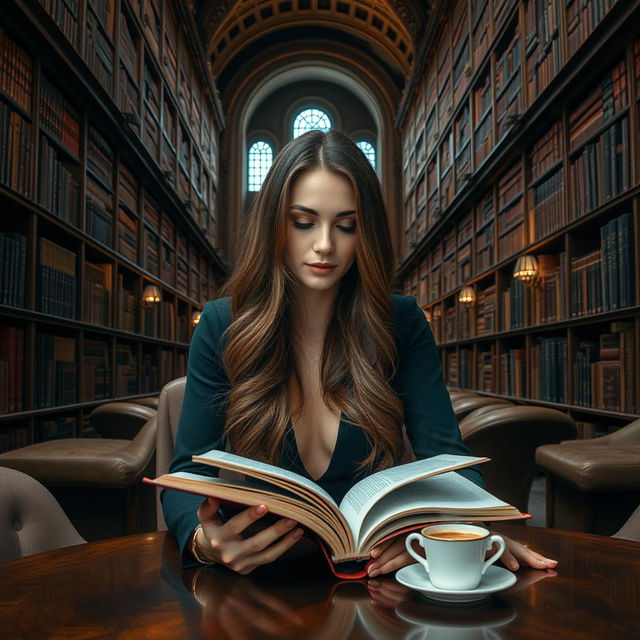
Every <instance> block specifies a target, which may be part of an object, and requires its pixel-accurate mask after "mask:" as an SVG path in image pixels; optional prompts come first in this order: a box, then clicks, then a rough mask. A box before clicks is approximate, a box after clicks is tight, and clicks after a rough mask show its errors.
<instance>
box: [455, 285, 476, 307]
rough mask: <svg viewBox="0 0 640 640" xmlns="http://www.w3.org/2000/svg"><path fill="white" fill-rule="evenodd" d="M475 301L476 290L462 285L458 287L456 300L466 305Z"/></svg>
mask: <svg viewBox="0 0 640 640" xmlns="http://www.w3.org/2000/svg"><path fill="white" fill-rule="evenodd" d="M475 301H476V292H475V291H474V290H473V287H469V286H466V287H462V289H460V293H459V294H458V302H460V303H462V304H466V305H472V304H474V303H475Z"/></svg>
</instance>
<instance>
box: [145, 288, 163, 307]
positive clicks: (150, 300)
mask: <svg viewBox="0 0 640 640" xmlns="http://www.w3.org/2000/svg"><path fill="white" fill-rule="evenodd" d="M160 300H162V294H161V293H160V288H159V287H157V286H156V285H155V284H148V285H147V286H146V287H145V288H144V291H143V292H142V302H144V303H146V304H155V303H156V302H160Z"/></svg>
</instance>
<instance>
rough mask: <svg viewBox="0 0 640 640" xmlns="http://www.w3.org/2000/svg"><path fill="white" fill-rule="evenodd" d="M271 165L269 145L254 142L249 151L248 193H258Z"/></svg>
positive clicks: (261, 141) (271, 151) (271, 158)
mask: <svg viewBox="0 0 640 640" xmlns="http://www.w3.org/2000/svg"><path fill="white" fill-rule="evenodd" d="M272 163H273V149H272V148H271V145H270V144H269V143H268V142H265V141H264V140H258V142H254V143H253V144H252V145H251V147H250V149H249V191H260V187H262V182H263V180H264V179H265V177H266V175H267V173H268V172H269V169H270V168H271V164H272Z"/></svg>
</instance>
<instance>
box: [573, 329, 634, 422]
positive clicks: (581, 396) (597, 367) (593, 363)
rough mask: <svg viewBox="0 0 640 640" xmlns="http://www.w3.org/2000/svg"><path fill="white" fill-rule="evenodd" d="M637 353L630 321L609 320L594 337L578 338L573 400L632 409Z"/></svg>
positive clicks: (617, 409) (610, 408)
mask: <svg viewBox="0 0 640 640" xmlns="http://www.w3.org/2000/svg"><path fill="white" fill-rule="evenodd" d="M636 356H637V354H636V351H635V327H634V323H633V322H612V323H611V324H610V326H609V331H608V332H606V333H602V334H600V336H599V338H598V340H597V341H594V340H581V341H580V342H579V343H578V348H577V352H576V358H575V362H574V380H575V391H574V394H575V397H574V402H575V404H577V405H580V406H587V407H595V408H598V409H605V410H610V411H622V412H626V413H635V411H636V409H637V407H636V403H635V394H634V385H635V373H634V371H635V363H636Z"/></svg>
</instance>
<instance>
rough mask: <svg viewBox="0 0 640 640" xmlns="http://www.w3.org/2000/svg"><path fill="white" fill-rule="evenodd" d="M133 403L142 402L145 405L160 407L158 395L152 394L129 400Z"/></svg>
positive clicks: (153, 407)
mask: <svg viewBox="0 0 640 640" xmlns="http://www.w3.org/2000/svg"><path fill="white" fill-rule="evenodd" d="M129 402H132V403H133V404H141V405H142V406H143V407H151V408H152V409H157V408H158V397H157V396H150V397H146V398H135V399H134V400H129Z"/></svg>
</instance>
